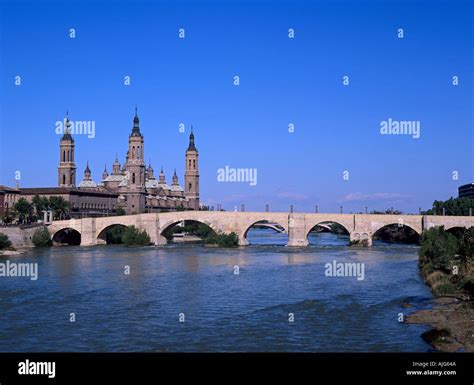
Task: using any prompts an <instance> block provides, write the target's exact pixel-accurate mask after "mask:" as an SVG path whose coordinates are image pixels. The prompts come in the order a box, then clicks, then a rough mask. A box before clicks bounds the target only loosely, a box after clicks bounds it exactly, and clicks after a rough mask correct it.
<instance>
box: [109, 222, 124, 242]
mask: <svg viewBox="0 0 474 385" xmlns="http://www.w3.org/2000/svg"><path fill="white" fill-rule="evenodd" d="M124 230H125V227H123V226H114V227H112V228H111V229H108V230H107V233H106V235H105V237H106V241H107V243H110V244H113V245H118V244H121V243H122V237H123V232H124Z"/></svg>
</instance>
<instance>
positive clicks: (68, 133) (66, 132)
mask: <svg viewBox="0 0 474 385" xmlns="http://www.w3.org/2000/svg"><path fill="white" fill-rule="evenodd" d="M70 127H71V123H69V110H66V118H65V119H64V133H63V137H62V138H61V140H69V141H71V142H74V139H73V138H72V135H71V129H70Z"/></svg>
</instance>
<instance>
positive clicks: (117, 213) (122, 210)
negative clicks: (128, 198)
mask: <svg viewBox="0 0 474 385" xmlns="http://www.w3.org/2000/svg"><path fill="white" fill-rule="evenodd" d="M115 214H116V215H117V216H122V215H125V210H124V209H123V208H122V207H117V209H116V210H115Z"/></svg>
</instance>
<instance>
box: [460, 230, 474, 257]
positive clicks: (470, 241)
mask: <svg viewBox="0 0 474 385" xmlns="http://www.w3.org/2000/svg"><path fill="white" fill-rule="evenodd" d="M458 243H459V250H458V253H459V255H460V257H461V259H462V260H463V262H465V263H472V261H473V260H474V227H471V228H470V229H464V231H463V232H462V233H461V234H460V235H459V240H458Z"/></svg>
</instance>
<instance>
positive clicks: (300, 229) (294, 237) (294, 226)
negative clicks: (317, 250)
mask: <svg viewBox="0 0 474 385" xmlns="http://www.w3.org/2000/svg"><path fill="white" fill-rule="evenodd" d="M308 231H309V230H308ZM308 231H306V221H305V215H304V214H296V213H291V214H290V215H288V243H287V244H286V245H287V246H290V247H301V246H308V244H309V241H308V237H307V235H308Z"/></svg>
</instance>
